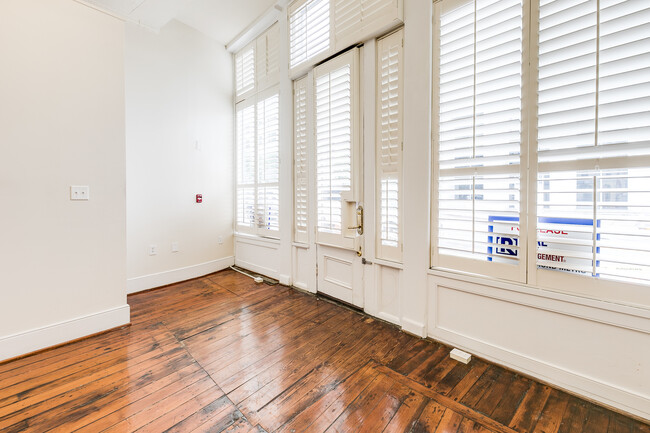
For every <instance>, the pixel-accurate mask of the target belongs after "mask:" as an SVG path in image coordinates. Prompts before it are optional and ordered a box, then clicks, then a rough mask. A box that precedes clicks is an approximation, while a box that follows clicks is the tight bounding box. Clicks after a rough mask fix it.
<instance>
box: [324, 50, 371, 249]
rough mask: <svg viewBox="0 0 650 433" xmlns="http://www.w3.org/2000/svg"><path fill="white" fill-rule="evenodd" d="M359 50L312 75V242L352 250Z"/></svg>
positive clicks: (357, 133) (356, 162)
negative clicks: (314, 216) (314, 213)
mask: <svg viewBox="0 0 650 433" xmlns="http://www.w3.org/2000/svg"><path fill="white" fill-rule="evenodd" d="M358 69H359V50H358V49H357V48H354V49H352V50H349V51H347V52H346V53H344V54H341V55H339V56H338V57H336V58H334V59H332V60H330V61H328V62H326V63H324V64H322V65H320V66H318V67H317V68H316V69H315V70H314V111H315V112H314V128H315V145H316V203H317V205H316V209H317V220H316V227H317V235H318V236H317V241H318V242H321V243H327V244H330V245H337V246H341V247H346V248H353V247H354V241H355V238H356V230H355V229H352V228H350V227H352V226H354V225H355V222H356V218H355V217H354V215H356V203H357V202H358V196H359V193H358V191H357V187H358V180H357V179H356V177H357V176H358V169H357V167H358V165H359V163H360V160H359V126H358V125H359V113H358V111H359V109H358V107H359V78H358Z"/></svg>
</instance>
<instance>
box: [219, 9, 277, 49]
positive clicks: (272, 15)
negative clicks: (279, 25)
mask: <svg viewBox="0 0 650 433" xmlns="http://www.w3.org/2000/svg"><path fill="white" fill-rule="evenodd" d="M285 4H286V1H285V0H280V1H279V2H277V3H276V4H275V5H273V6H271V7H270V8H269V9H268V10H267V11H266V12H264V13H263V14H262V15H260V16H259V17H257V19H256V20H255V21H253V22H252V23H251V24H249V25H248V27H246V28H245V29H244V30H243V31H242V32H241V33H239V34H238V35H237V36H235V37H234V38H233V40H232V41H230V42H228V43H227V44H226V50H228V52H231V53H235V52H237V51H239V50H240V49H241V48H243V47H244V46H245V45H246V44H248V43H249V42H251V41H252V40H253V39H255V38H256V37H257V36H258V35H260V34H261V33H262V32H263V31H264V30H266V29H268V28H269V27H271V26H272V25H273V24H274V23H275V22H276V21H278V20H279V19H280V16H281V14H282V13H284V10H285Z"/></svg>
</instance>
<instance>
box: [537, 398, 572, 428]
mask: <svg viewBox="0 0 650 433" xmlns="http://www.w3.org/2000/svg"><path fill="white" fill-rule="evenodd" d="M568 404H569V395H568V394H566V393H564V392H561V391H558V390H555V389H554V390H552V391H551V394H550V395H549V397H548V400H547V401H546V406H544V409H543V410H542V413H541V415H540V416H539V420H538V421H537V424H536V425H535V429H534V430H533V432H535V433H556V432H557V431H558V429H559V428H560V423H561V422H562V418H563V417H564V412H565V410H566V408H567V405H568Z"/></svg>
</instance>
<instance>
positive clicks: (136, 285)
mask: <svg viewBox="0 0 650 433" xmlns="http://www.w3.org/2000/svg"><path fill="white" fill-rule="evenodd" d="M234 264H235V258H234V257H233V256H229V257H224V258H223V259H217V260H212V261H210V262H205V263H199V264H198V265H192V266H187V267H184V268H179V269H172V270H170V271H165V272H159V273H157V274H150V275H143V276H141V277H135V278H129V279H128V280H126V293H128V294H131V293H136V292H141V291H143V290H148V289H153V288H155V287H160V286H165V285H167V284H173V283H178V282H179V281H185V280H189V279H192V278H197V277H202V276H203V275H207V274H211V273H213V272H217V271H221V270H223V269H226V268H228V267H229V266H232V265H234Z"/></svg>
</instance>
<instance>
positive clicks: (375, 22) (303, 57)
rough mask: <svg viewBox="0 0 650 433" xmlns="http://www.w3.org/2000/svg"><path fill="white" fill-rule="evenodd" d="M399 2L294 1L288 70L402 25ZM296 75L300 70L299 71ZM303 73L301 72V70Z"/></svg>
mask: <svg viewBox="0 0 650 433" xmlns="http://www.w3.org/2000/svg"><path fill="white" fill-rule="evenodd" d="M402 2H403V0H336V1H334V0H296V1H294V2H293V3H291V5H289V11H288V12H289V67H290V68H291V69H292V70H295V69H296V68H297V67H298V66H301V65H305V66H309V64H308V62H309V61H311V64H312V65H313V64H314V63H316V62H318V61H320V60H323V59H325V58H326V57H328V56H331V55H333V54H335V53H336V52H340V51H343V50H345V49H346V48H348V47H350V46H352V45H354V44H357V43H359V42H363V41H364V40H368V39H370V38H372V37H375V36H378V35H380V34H382V33H385V32H386V31H387V30H389V29H391V28H394V27H396V26H397V25H399V24H400V23H402V22H403V12H402V11H403V4H402ZM299 72H300V71H299ZM302 72H304V71H302Z"/></svg>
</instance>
